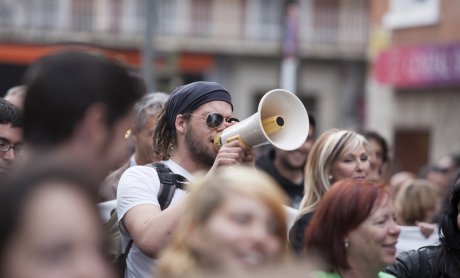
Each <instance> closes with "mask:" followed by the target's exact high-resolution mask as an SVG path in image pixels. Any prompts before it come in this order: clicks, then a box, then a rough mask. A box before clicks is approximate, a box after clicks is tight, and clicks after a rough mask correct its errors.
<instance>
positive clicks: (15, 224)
mask: <svg viewBox="0 0 460 278" xmlns="http://www.w3.org/2000/svg"><path fill="white" fill-rule="evenodd" d="M22 170H23V171H21V172H20V173H16V174H15V175H14V176H10V177H8V178H7V179H3V180H2V181H1V185H0V219H1V220H2V224H1V225H0V268H1V267H2V266H1V264H3V260H4V256H5V255H6V254H5V252H6V249H7V246H8V242H9V240H10V239H11V238H12V236H14V234H15V233H16V231H17V229H18V228H19V225H20V223H21V220H22V218H23V217H24V215H23V214H24V210H25V209H26V207H27V204H28V203H29V201H30V199H31V198H33V195H34V194H35V193H36V192H37V191H38V190H40V189H41V188H42V187H44V186H46V185H47V184H48V183H47V181H64V182H65V183H63V184H62V186H68V187H71V188H73V189H76V190H78V191H79V192H82V193H83V195H84V196H85V197H86V198H88V199H89V200H90V201H91V202H92V203H94V205H96V201H97V199H96V196H97V194H96V193H97V192H96V190H97V186H96V183H94V181H93V180H91V179H89V178H88V176H87V175H85V173H82V172H80V171H77V170H76V169H72V168H66V167H54V168H51V167H47V166H43V167H42V166H37V165H34V166H33V167H28V168H24V169H22ZM94 211H95V213H97V211H96V208H95V207H94Z"/></svg>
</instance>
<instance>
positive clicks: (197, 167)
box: [171, 149, 211, 173]
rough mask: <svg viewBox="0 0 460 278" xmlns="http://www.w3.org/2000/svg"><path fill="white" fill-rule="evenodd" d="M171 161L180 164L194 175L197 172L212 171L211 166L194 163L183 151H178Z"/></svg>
mask: <svg viewBox="0 0 460 278" xmlns="http://www.w3.org/2000/svg"><path fill="white" fill-rule="evenodd" d="M171 160H172V161H174V162H176V163H177V164H179V165H180V166H181V167H182V168H184V169H185V170H187V172H189V173H194V172H197V171H204V172H207V171H209V169H211V167H210V166H209V165H205V164H203V163H200V162H197V161H194V160H193V159H192V157H191V156H190V155H188V153H187V152H185V151H181V150H180V149H177V150H176V153H175V154H174V155H173V156H171Z"/></svg>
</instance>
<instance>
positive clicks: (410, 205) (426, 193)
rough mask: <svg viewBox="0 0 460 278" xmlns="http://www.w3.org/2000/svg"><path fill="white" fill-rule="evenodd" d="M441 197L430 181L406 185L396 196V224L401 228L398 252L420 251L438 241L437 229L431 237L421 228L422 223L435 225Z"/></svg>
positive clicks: (417, 181) (419, 180)
mask: <svg viewBox="0 0 460 278" xmlns="http://www.w3.org/2000/svg"><path fill="white" fill-rule="evenodd" d="M441 202H442V199H441V196H440V194H439V190H438V188H437V187H436V185H435V184H433V183H432V182H430V181H428V180H424V179H416V180H413V181H409V182H407V183H406V184H404V185H403V186H402V188H401V190H400V191H399V192H398V194H397V195H396V198H395V201H394V205H395V209H396V222H397V223H398V225H400V227H401V234H400V237H399V241H398V244H397V245H396V247H397V249H398V252H399V253H400V252H402V251H408V250H414V249H418V248H420V247H422V246H425V245H431V244H434V243H436V242H437V241H438V236H437V233H436V232H435V231H436V230H437V227H436V226H434V227H433V232H431V234H430V236H429V237H425V236H424V235H423V234H422V233H421V231H420V228H419V225H420V224H421V223H433V220H434V216H435V215H437V214H438V211H439V210H440V208H441Z"/></svg>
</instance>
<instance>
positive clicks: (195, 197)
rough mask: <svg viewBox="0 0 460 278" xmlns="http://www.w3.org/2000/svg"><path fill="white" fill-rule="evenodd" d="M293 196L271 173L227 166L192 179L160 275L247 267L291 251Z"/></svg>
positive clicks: (244, 269)
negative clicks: (290, 205) (287, 210)
mask: <svg viewBox="0 0 460 278" xmlns="http://www.w3.org/2000/svg"><path fill="white" fill-rule="evenodd" d="M286 201H287V197H286V196H285V195H284V193H283V192H282V191H281V189H280V188H279V186H278V185H277V184H276V182H275V181H274V180H273V179H272V178H271V177H269V176H268V175H267V174H265V173H263V172H260V171H257V170H255V169H252V168H246V167H242V166H238V167H224V168H219V169H217V170H216V171H214V172H212V173H209V174H207V175H206V176H204V177H203V178H201V179H200V180H198V181H197V182H195V183H194V184H192V185H191V193H190V194H189V196H188V197H187V200H186V202H187V203H186V209H185V211H186V213H185V215H184V216H183V217H184V220H183V221H182V222H181V223H180V224H179V226H178V228H177V230H176V233H175V235H174V237H173V239H172V241H171V243H170V244H169V245H168V246H167V248H166V249H165V251H164V253H163V254H162V255H161V256H160V259H159V261H158V267H157V271H158V272H157V273H156V276H155V277H186V276H189V275H190V274H193V273H204V272H211V273H213V272H219V273H221V272H226V271H238V272H240V271H242V272H247V271H251V270H255V269H259V268H260V267H263V266H266V265H272V264H276V263H279V262H281V261H283V259H284V258H285V256H286V255H287V231H286V225H287V224H286V221H287V220H286V215H285V211H284V208H283V204H284V203H285V202H286Z"/></svg>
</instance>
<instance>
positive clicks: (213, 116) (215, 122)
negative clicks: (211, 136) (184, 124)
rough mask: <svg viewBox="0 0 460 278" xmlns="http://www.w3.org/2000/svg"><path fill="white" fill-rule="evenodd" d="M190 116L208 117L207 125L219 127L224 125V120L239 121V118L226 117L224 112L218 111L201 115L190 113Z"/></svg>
mask: <svg viewBox="0 0 460 278" xmlns="http://www.w3.org/2000/svg"><path fill="white" fill-rule="evenodd" d="M189 115H190V116H195V117H200V118H203V119H206V125H207V126H208V127H209V128H218V127H220V126H221V125H222V123H223V122H224V121H226V122H227V123H233V122H239V121H240V120H238V119H237V118H231V117H230V118H224V116H223V115H222V114H219V113H216V112H211V113H209V114H208V115H206V116H201V115H197V114H189Z"/></svg>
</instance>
